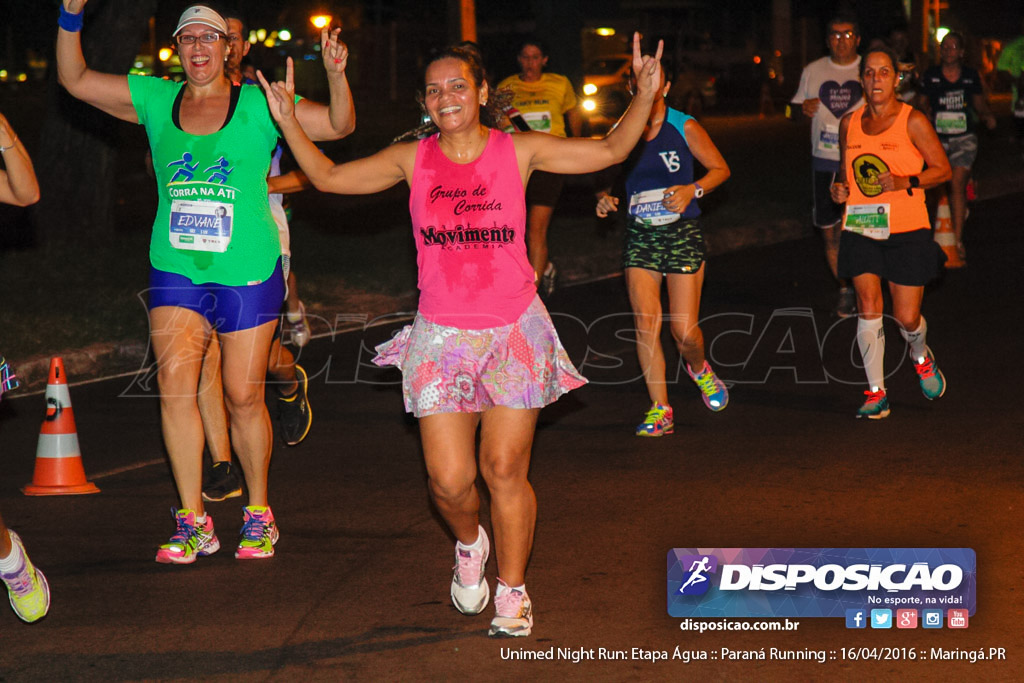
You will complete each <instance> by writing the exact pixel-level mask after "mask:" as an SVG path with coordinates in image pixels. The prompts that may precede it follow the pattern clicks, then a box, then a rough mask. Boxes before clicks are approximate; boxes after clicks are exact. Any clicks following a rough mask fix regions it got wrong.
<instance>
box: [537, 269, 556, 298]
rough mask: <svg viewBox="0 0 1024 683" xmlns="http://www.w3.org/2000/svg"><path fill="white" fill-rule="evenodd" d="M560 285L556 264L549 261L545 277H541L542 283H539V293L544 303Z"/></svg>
mask: <svg viewBox="0 0 1024 683" xmlns="http://www.w3.org/2000/svg"><path fill="white" fill-rule="evenodd" d="M557 284H558V269H557V268H555V264H554V263H552V262H551V261H548V265H547V268H545V269H544V275H542V276H541V278H540V282H539V283H537V293H538V294H540V298H541V299H543V300H544V301H547V299H548V298H549V297H550V296H551V294H552V293H554V291H555V285H557Z"/></svg>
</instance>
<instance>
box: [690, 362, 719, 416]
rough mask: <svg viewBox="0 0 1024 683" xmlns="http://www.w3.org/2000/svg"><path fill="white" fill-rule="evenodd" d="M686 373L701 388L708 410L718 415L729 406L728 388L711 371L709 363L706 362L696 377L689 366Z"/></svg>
mask: <svg viewBox="0 0 1024 683" xmlns="http://www.w3.org/2000/svg"><path fill="white" fill-rule="evenodd" d="M686 372H687V373H688V374H689V375H690V378H691V379H693V381H694V382H696V383H697V386H698V387H700V393H701V394H702V395H703V398H704V405H706V406H707V407H708V410H712V411H714V412H716V413H717V412H718V411H719V410H725V407H726V406H727V405H729V389H728V388H726V386H725V382H723V381H722V380H720V379H718V375H716V374H715V371H714V370H712V369H711V366H710V365H708V362H707V361H704V367H703V368H701V370H700V374H696V375H695V374H694V373H693V370H691V369H690V366H689V364H687V366H686Z"/></svg>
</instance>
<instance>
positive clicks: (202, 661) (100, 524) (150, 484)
mask: <svg viewBox="0 0 1024 683" xmlns="http://www.w3.org/2000/svg"><path fill="white" fill-rule="evenodd" d="M1021 201H1022V196H1021V195H1015V196H1008V197H1005V198H1002V199H998V200H992V201H989V202H986V203H982V204H978V205H976V206H974V208H973V209H972V216H971V219H970V222H969V224H968V230H969V236H968V247H969V250H970V263H971V265H970V267H969V268H968V269H966V270H964V271H959V272H953V273H950V274H948V275H947V276H946V278H945V279H944V281H943V282H941V283H939V284H937V285H936V286H933V287H931V288H930V289H929V291H928V293H927V295H926V298H925V314H926V315H927V318H928V322H929V332H930V334H929V343H930V345H931V347H932V348H933V349H934V352H935V354H936V357H937V359H938V361H939V364H940V365H941V367H942V369H943V371H944V372H945V374H946V377H947V380H948V383H949V390H948V391H947V393H946V395H945V397H943V398H942V399H941V400H939V401H936V402H934V403H932V402H928V401H926V400H925V399H924V398H923V397H922V396H921V394H920V391H919V390H918V388H917V383H916V377H915V376H914V373H913V370H912V368H911V367H910V365H909V364H908V363H906V362H903V361H902V358H903V354H902V349H903V343H902V339H901V338H900V337H899V334H898V332H897V331H896V329H895V326H892V325H890V326H887V334H888V349H887V350H888V352H889V353H888V357H887V364H888V366H889V367H890V368H891V370H892V371H893V374H892V376H891V378H890V380H889V390H890V397H891V401H892V407H893V413H892V415H891V417H890V418H889V419H887V420H883V421H880V422H870V423H866V422H864V421H858V420H855V419H854V418H853V414H854V412H855V410H856V409H857V407H858V406H859V405H860V402H861V399H862V395H861V391H862V390H863V386H862V377H861V374H860V371H859V370H856V369H855V368H853V367H851V364H850V361H849V353H850V349H851V344H852V341H853V331H854V328H855V323H854V322H853V321H846V322H842V323H838V322H837V321H836V320H835V319H834V318H832V317H831V315H830V309H831V306H832V305H833V303H834V292H833V291H832V287H831V285H830V284H829V282H828V279H827V273H826V271H825V267H824V264H823V259H822V256H821V253H820V249H819V247H818V246H817V243H816V242H815V241H814V240H813V239H806V240H802V241H798V242H792V243H788V244H783V245H778V246H774V247H768V248H762V249H757V250H750V251H746V252H742V253H736V254H731V255H727V256H721V257H718V258H715V259H714V260H713V261H712V262H710V263H709V270H708V276H707V284H706V289H705V297H704V308H703V311H702V313H703V316H704V318H705V319H706V323H705V336H706V338H707V340H708V342H709V353H710V356H711V359H712V362H713V363H714V364H715V365H716V368H717V369H718V370H719V374H720V375H721V376H722V377H723V378H725V379H727V380H730V381H732V382H733V383H734V384H733V387H732V397H731V403H730V405H729V407H728V409H727V410H725V411H724V412H723V413H720V414H712V413H710V412H708V411H707V410H706V409H705V408H704V407H703V404H702V403H701V401H700V398H699V396H698V394H697V390H696V389H695V388H694V387H693V385H692V384H690V383H689V382H688V381H687V382H681V383H679V384H678V385H676V386H673V387H672V388H671V390H670V391H671V395H672V397H673V403H674V406H675V410H676V417H677V421H678V423H677V430H676V433H675V434H674V435H672V436H668V437H665V438H662V439H652V440H645V439H637V438H635V437H633V436H632V427H633V425H634V424H635V423H636V422H637V421H638V419H639V418H640V417H641V414H642V413H643V411H644V409H645V407H646V405H645V404H646V395H645V392H644V389H643V385H642V383H641V382H640V381H639V379H638V376H639V373H638V370H637V367H636V362H635V359H634V356H633V349H632V346H631V344H630V342H629V341H628V337H626V336H625V335H624V334H623V333H622V330H625V329H628V324H627V321H628V318H627V317H626V315H625V314H626V313H627V311H628V307H627V304H626V300H625V296H624V291H623V287H622V283H621V280H619V279H612V280H607V281H604V282H598V283H593V284H590V285H586V286H580V287H574V288H571V289H567V290H562V291H560V292H558V293H557V294H556V296H555V299H554V301H553V302H552V305H551V309H552V312H553V314H555V316H556V319H557V321H558V325H559V328H560V330H561V332H562V334H563V337H564V341H565V344H566V346H567V347H568V348H569V349H570V352H571V354H572V355H573V357H574V360H576V361H577V362H578V363H583V361H584V355H586V362H585V363H583V365H582V370H583V372H584V374H585V375H587V376H588V377H589V378H590V379H591V380H592V382H591V384H590V385H589V386H587V387H584V388H583V389H582V390H579V391H577V392H574V393H573V394H572V395H570V396H568V397H566V398H563V399H562V400H561V401H560V402H558V403H557V404H555V405H554V406H551V407H550V408H548V409H546V410H545V411H544V413H543V414H542V417H541V427H540V429H539V431H538V433H537V439H536V444H535V450H534V460H533V467H532V472H531V479H532V481H533V484H534V486H535V488H536V491H537V496H538V499H539V505H540V510H539V521H538V529H537V536H536V547H535V550H534V554H533V558H532V561H531V564H530V569H529V573H528V578H529V589H530V594H531V596H532V597H533V599H534V602H535V605H536V627H535V631H534V633H535V635H534V637H532V638H529V639H524V640H516V641H508V640H506V641H494V640H490V639H488V638H486V636H485V635H484V634H485V629H486V627H487V623H488V620H489V617H490V608H488V610H487V612H486V613H485V614H486V615H487V616H480V617H476V618H467V617H464V616H462V615H459V614H458V613H457V612H456V611H455V610H454V608H453V607H452V606H451V604H450V602H449V599H448V581H449V577H450V567H451V554H452V551H451V539H449V537H448V536H447V534H446V532H445V530H444V528H443V527H442V525H441V524H440V523H439V521H438V519H437V518H436V517H435V515H434V514H433V513H432V512H431V509H430V507H429V505H428V502H427V496H426V490H425V486H424V470H423V466H422V463H421V459H420V454H419V446H418V439H417V433H416V426H415V423H414V422H413V421H411V420H410V419H408V418H405V417H404V416H403V413H402V408H401V398H400V394H399V390H398V388H397V386H396V385H395V384H394V381H395V379H396V377H397V375H395V374H393V373H392V372H390V371H381V370H377V369H374V368H372V367H370V366H366V365H365V363H366V362H367V361H368V360H369V357H370V355H369V353H368V352H364V353H363V355H362V356H361V358H360V357H359V354H358V344H359V343H360V342H362V343H363V344H364V345H365V346H366V347H369V346H370V345H372V344H373V343H376V342H377V341H378V340H380V339H383V338H385V337H386V336H387V335H388V334H389V332H390V331H391V330H392V329H394V327H395V325H394V324H389V325H383V326H380V327H376V328H372V329H370V330H367V331H366V332H365V333H364V334H354V335H353V334H349V335H343V336H339V337H337V338H336V339H334V340H330V339H322V340H317V341H315V342H313V343H312V344H311V345H310V347H308V348H307V350H306V351H305V352H304V353H303V357H302V359H301V362H303V363H304V365H305V366H306V368H307V369H308V370H309V373H310V376H311V378H312V388H311V400H312V402H313V406H314V414H315V418H316V421H315V424H314V426H313V431H312V433H311V434H310V436H309V438H308V440H307V441H306V443H304V444H303V445H301V446H300V447H298V448H292V449H285V448H282V447H280V446H275V452H274V461H273V465H272V472H271V503H272V505H273V507H274V511H275V514H276V516H277V518H278V520H279V523H280V527H281V531H282V537H281V541H280V543H279V545H278V555H277V556H276V557H275V558H273V559H272V560H268V561H259V562H249V563H240V562H238V561H236V560H234V559H233V557H232V553H231V550H232V549H233V545H234V535H235V533H236V532H237V529H238V528H239V526H240V522H241V512H240V506H241V503H240V502H239V499H235V500H234V501H228V502H224V503H215V504H211V505H210V507H209V508H208V510H209V511H210V513H211V514H212V515H213V516H214V519H215V520H216V524H217V529H218V532H219V534H220V537H221V539H222V542H223V543H224V545H225V546H226V547H225V548H224V549H223V550H222V551H221V552H219V553H218V554H216V555H214V556H212V557H210V558H205V559H200V560H199V561H198V562H197V563H196V564H194V565H192V566H188V567H175V566H165V565H158V564H156V563H155V562H153V555H154V553H155V550H156V547H157V546H158V545H159V544H160V543H161V542H163V541H164V540H166V538H167V537H168V536H169V535H170V533H171V532H172V531H173V527H172V520H171V517H170V515H169V513H168V509H169V508H170V507H171V506H172V505H174V504H175V502H176V501H175V495H174V489H173V486H172V483H171V478H170V475H169V470H168V468H167V466H166V464H164V463H163V461H162V449H161V443H160V438H159V430H158V415H157V402H156V400H155V399H153V398H152V397H149V398H146V397H142V396H132V395H133V394H140V393H145V392H144V391H142V390H141V388H140V387H138V386H136V385H133V384H132V382H131V379H130V378H123V379H118V380H110V381H105V382H101V383H96V384H89V385H84V386H73V387H72V389H71V394H72V400H73V402H74V406H75V412H76V417H77V421H78V430H79V437H80V441H81V446H82V452H83V458H84V462H85V467H86V470H87V472H88V473H89V474H90V475H91V478H92V479H94V480H95V481H96V483H97V484H98V485H99V486H100V487H101V488H102V493H100V494H99V495H94V496H85V497H60V498H26V497H24V496H22V495H21V494H20V493H19V492H18V488H19V487H20V486H22V485H24V484H25V483H27V482H28V481H29V479H30V478H31V474H32V467H33V457H34V453H35V443H36V436H37V434H38V429H39V424H40V421H41V418H42V414H43V401H42V398H41V397H38V396H36V397H28V398H22V399H14V400H5V401H4V402H3V404H0V434H2V439H3V441H2V443H0V449H2V450H0V454H2V462H3V467H2V471H0V510H3V515H4V517H5V519H6V520H7V521H8V523H9V524H10V525H11V526H12V527H13V528H15V529H17V530H18V531H19V532H20V533H21V534H22V536H23V538H24V539H25V541H26V544H27V547H28V549H29V551H30V553H31V555H32V557H33V559H34V560H35V561H36V563H37V564H38V565H39V566H40V567H42V568H43V569H44V571H45V572H46V574H47V576H48V577H49V579H50V583H51V585H52V587H53V606H52V609H51V613H50V615H49V616H48V617H47V618H46V619H45V620H43V621H42V622H40V623H38V624H35V625H32V626H26V625H23V624H21V623H20V622H19V621H18V620H17V619H16V617H15V616H14V614H13V613H12V612H11V611H10V610H7V609H0V679H3V680H10V681H21V680H124V679H142V678H146V679H153V678H158V679H196V678H202V679H211V680H232V679H241V678H243V677H244V678H245V679H246V680H296V679H300V678H301V679H307V680H339V679H355V680H379V679H388V680H438V679H447V678H452V677H454V676H456V675H458V676H464V677H465V678H467V679H470V680H477V679H483V678H488V679H497V680H524V679H542V680H550V679H554V678H559V679H587V680H649V679H667V678H670V677H671V678H679V677H686V678H689V677H693V678H696V677H698V676H699V677H701V678H713V679H725V678H730V679H734V678H736V677H738V676H741V675H742V676H743V677H745V678H749V679H758V680H768V679H775V678H781V677H783V676H785V677H787V678H790V679H803V680H812V679H813V680H830V679H836V678H843V679H864V678H869V677H870V678H872V679H879V680H882V679H885V680H897V679H899V680H904V679H906V678H908V677H909V678H913V679H918V678H925V677H927V678H929V679H930V680H963V679H964V678H970V679H987V680H998V679H1009V678H1011V677H1013V675H1014V672H1017V673H1018V674H1019V672H1020V671H1021V663H1020V662H1021V659H1022V658H1024V636H1022V633H1024V631H1022V629H1021V628H1020V622H1021V619H1022V618H1024V599H1022V596H1021V590H1022V589H1021V586H1022V585H1024V581H1022V579H1024V571H1022V569H1021V567H1022V560H1024V552H1022V547H1021V540H1020V537H1021V535H1020V527H1021V509H1022V506H1024V501H1022V495H1021V494H1022V474H1024V466H1022V464H1021V454H1022V446H1021V444H1022V437H1024V401H1022V399H1021V398H1020V390H1019V382H1020V370H1019V369H1018V368H1017V363H1016V358H1015V354H1016V353H1019V352H1020V350H1021V344H1020V336H1019V335H1020V333H1021V327H1022V326H1021V324H1020V322H1019V318H1018V316H1017V315H1016V313H1017V312H1018V311H1019V308H1020V300H1021V299H1020V295H1021V291H1022V288H1021V280H1020V275H1019V264H1020V263H1021V262H1022V259H1024V240H1022V238H1021V235H1020V220H1019V215H1020V207H1021ZM787 330H789V331H791V334H788V333H787ZM588 346H589V347H590V349H591V353H589V354H586V349H587V347H588ZM360 362H362V363H363V365H360ZM1014 377H1017V378H1018V379H1016V380H1014V379H1013V378H1014ZM73 379H74V378H73V377H72V380H73ZM690 546H700V547H970V548H974V549H975V550H976V551H977V558H978V571H977V585H978V609H977V613H976V615H975V616H974V617H972V619H971V621H970V627H969V629H967V630H966V631H948V630H946V629H943V630H941V631H935V632H933V631H923V630H917V631H873V630H871V629H868V630H867V631H850V630H847V629H846V628H845V627H844V624H843V622H842V620H841V619H817V620H814V619H804V620H801V624H800V628H799V630H798V631H796V632H789V633H775V634H766V633H754V632H742V633H735V632H728V633H724V634H723V633H711V634H704V635H696V634H693V633H689V632H683V631H680V629H679V620H678V619H674V618H671V617H669V616H668V615H667V613H666V609H665V586H666V584H665V582H666V576H665V566H666V563H665V557H666V552H667V551H668V550H669V549H670V548H673V547H690ZM488 574H489V576H490V577H491V580H492V581H493V576H494V565H493V563H492V564H491V565H490V567H489V572H488ZM552 646H554V647H556V648H574V649H579V648H584V649H586V648H600V647H604V648H609V649H627V650H628V649H631V648H634V647H636V648H645V649H649V650H668V651H670V652H671V651H672V650H673V649H674V648H675V647H676V646H679V647H680V648H681V649H682V650H704V651H715V652H718V651H719V650H720V648H723V647H727V648H730V649H733V650H760V649H761V648H771V647H778V648H785V649H801V648H812V649H838V648H841V647H852V646H879V647H881V646H897V647H902V646H914V647H932V646H936V647H938V646H942V647H955V648H961V649H964V650H976V649H977V648H981V647H984V648H989V647H1005V648H1007V654H1008V657H1009V659H1008V660H1007V661H1005V662H983V663H978V664H973V665H972V664H969V663H967V662H942V663H939V662H921V661H914V662H907V661H881V662H858V663H850V662H844V661H842V660H841V659H839V660H835V661H828V662H826V663H825V664H818V663H817V662H813V661H812V662H806V661H804V662H772V661H765V662H759V661H725V662H723V661H721V660H718V661H714V662H710V661H709V662H693V663H689V664H684V663H682V662H681V661H678V660H677V661H669V662H660V663H650V662H646V661H642V660H631V661H624V662H611V661H587V662H582V663H579V664H573V663H572V662H571V661H566V660H561V661H553V662H550V661H510V660H507V659H503V655H505V656H507V654H508V648H512V649H513V650H515V651H518V650H520V649H522V648H525V649H528V650H533V649H543V650H547V649H548V648H550V647H552Z"/></svg>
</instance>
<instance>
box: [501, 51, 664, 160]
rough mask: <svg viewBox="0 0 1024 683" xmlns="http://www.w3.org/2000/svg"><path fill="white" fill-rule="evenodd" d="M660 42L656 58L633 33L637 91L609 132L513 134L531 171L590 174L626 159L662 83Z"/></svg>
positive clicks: (642, 128) (519, 153)
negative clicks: (592, 135)
mask: <svg viewBox="0 0 1024 683" xmlns="http://www.w3.org/2000/svg"><path fill="white" fill-rule="evenodd" d="M663 47H664V45H663V43H662V42H661V41H658V50H657V52H656V53H655V55H654V56H653V57H650V56H648V57H644V56H643V55H641V53H640V34H639V33H634V34H633V73H635V74H636V75H637V78H636V80H637V93H636V96H634V97H633V101H632V102H631V103H630V105H629V108H628V109H626V113H625V114H623V116H622V118H621V119H619V122H618V124H616V126H615V127H614V128H613V129H612V131H611V132H610V133H608V135H606V136H605V137H604V138H602V139H600V140H592V139H589V138H561V137H558V136H555V135H547V134H544V133H536V134H534V133H523V134H521V135H516V136H514V139H515V142H516V152H517V154H518V155H519V157H520V164H521V165H522V162H523V160H524V155H525V160H526V161H527V162H528V167H529V169H531V170H541V171H549V172H551V173H590V172H592V171H598V170H600V169H602V168H607V167H608V166H611V165H612V164H617V163H620V162H622V161H624V160H625V159H626V157H627V156H628V155H629V152H630V151H631V150H632V149H633V148H634V147H635V146H636V143H637V141H638V140H639V139H640V134H641V133H643V130H644V125H645V123H646V122H647V117H648V115H649V114H650V113H651V105H652V104H653V103H654V98H655V97H656V96H657V95H658V89H659V85H660V83H661V52H662V49H663Z"/></svg>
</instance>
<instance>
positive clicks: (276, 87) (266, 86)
mask: <svg viewBox="0 0 1024 683" xmlns="http://www.w3.org/2000/svg"><path fill="white" fill-rule="evenodd" d="M324 33H326V31H325V32H324ZM347 53H348V51H347V50H346V54H347ZM326 60H327V57H326V54H325V56H324V61H325V63H326ZM256 78H258V79H259V81H260V85H261V86H263V91H264V92H265V93H266V94H267V107H268V108H269V109H270V115H271V116H273V117H274V120H275V121H277V122H278V123H282V122H284V121H287V120H288V119H290V118H292V116H294V115H295V64H294V63H293V62H292V58H291V57H289V58H288V62H287V66H286V67H285V77H284V81H276V82H274V83H269V82H267V79H266V78H264V77H263V72H262V71H259V70H257V71H256Z"/></svg>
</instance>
